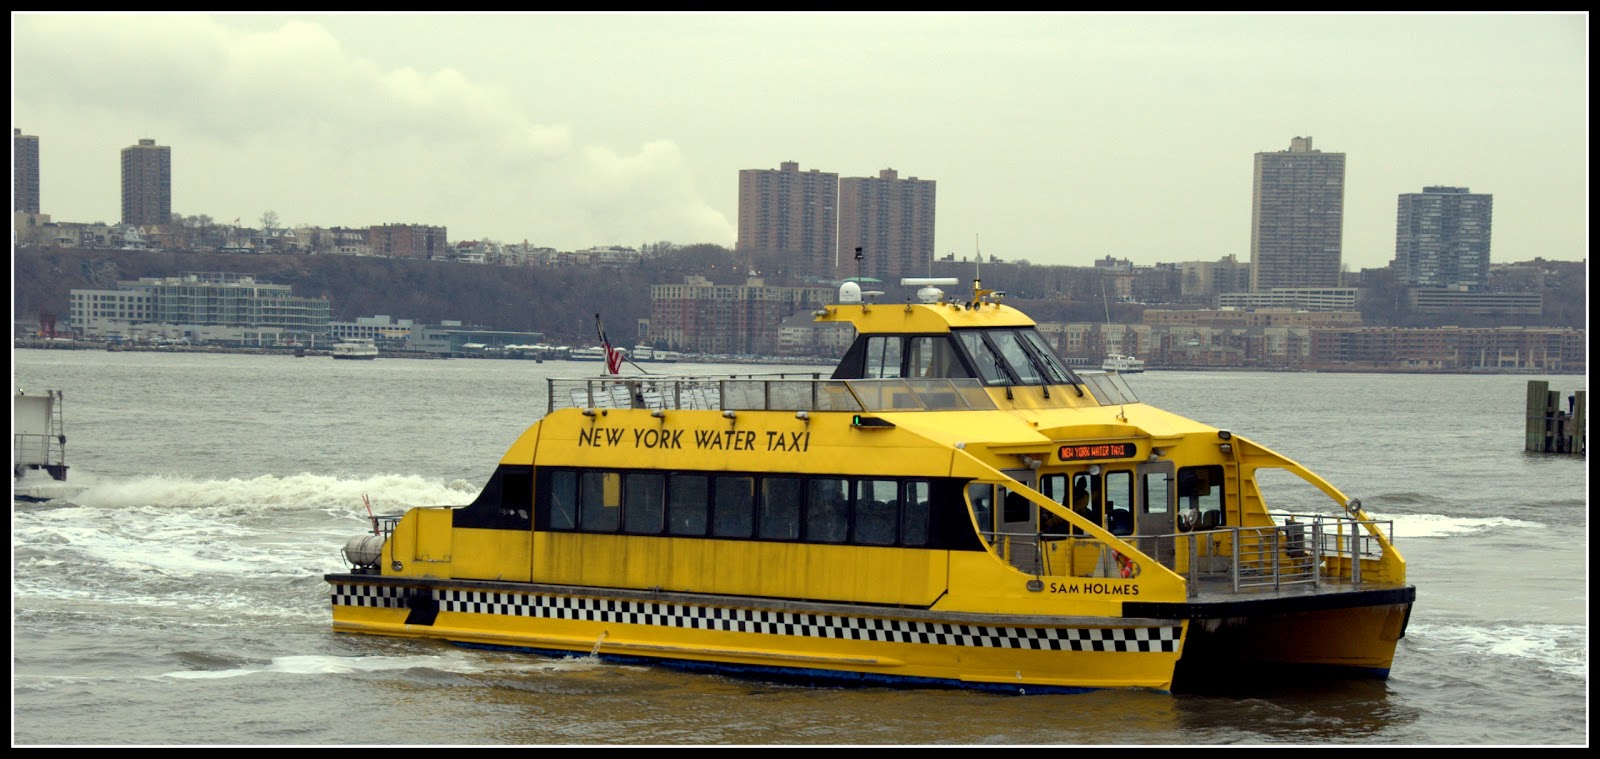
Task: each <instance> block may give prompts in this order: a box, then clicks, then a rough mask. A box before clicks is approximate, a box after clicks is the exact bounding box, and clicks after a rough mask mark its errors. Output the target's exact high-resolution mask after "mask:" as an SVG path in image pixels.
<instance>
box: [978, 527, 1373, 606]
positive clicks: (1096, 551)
mask: <svg viewBox="0 0 1600 759" xmlns="http://www.w3.org/2000/svg"><path fill="white" fill-rule="evenodd" d="M1368 525H1373V526H1375V527H1376V528H1377V529H1378V530H1379V531H1381V532H1382V533H1384V535H1385V536H1386V537H1392V535H1393V532H1394V523H1393V522H1392V521H1389V520H1356V519H1352V518H1349V517H1339V516H1328V515H1299V514H1296V515H1292V516H1285V518H1284V521H1283V522H1282V523H1280V524H1277V525H1272V526H1264V527H1221V528H1217V529H1213V530H1199V531H1193V532H1175V533H1168V534H1162V535H1122V536H1118V538H1119V539H1120V540H1122V541H1124V542H1126V543H1128V544H1130V545H1132V546H1133V547H1134V548H1135V549H1136V550H1138V551H1139V553H1140V554H1143V556H1142V557H1140V556H1137V555H1135V556H1131V557H1129V556H1123V555H1122V554H1120V553H1119V552H1117V551H1116V550H1115V549H1113V548H1112V547H1111V546H1110V545H1109V544H1107V543H1105V542H1104V541H1102V540H1100V539H1098V538H1095V537H1092V536H1088V535H1072V534H1060V533H1024V532H990V533H985V534H984V537H985V539H986V540H987V541H988V542H989V543H990V544H991V545H992V546H993V547H994V549H995V551H996V552H997V553H998V554H1000V556H1001V557H1002V558H1004V559H1006V560H1007V561H1008V562H1009V563H1011V564H1012V565H1013V566H1015V567H1017V568H1018V569H1020V570H1022V571H1024V572H1028V573H1031V574H1037V575H1040V576H1047V577H1130V576H1136V574H1137V573H1138V572H1139V571H1141V569H1142V568H1141V567H1139V566H1137V565H1139V564H1141V563H1143V562H1145V561H1150V560H1153V561H1155V562H1157V563H1159V564H1161V565H1162V566H1165V567H1167V568H1168V569H1171V570H1173V571H1174V572H1177V573H1178V574H1180V575H1183V576H1184V577H1185V578H1186V579H1188V580H1189V594H1190V595H1191V596H1193V595H1196V594H1198V593H1200V592H1201V589H1202V588H1204V590H1205V591H1206V592H1219V591H1221V592H1232V593H1240V594H1243V593H1250V592H1255V591H1260V590H1266V589H1272V590H1277V589H1283V588H1288V587H1293V586H1309V587H1310V588H1312V589H1317V588H1321V587H1322V586H1323V585H1325V584H1329V583H1338V584H1339V585H1341V586H1345V587H1353V588H1359V587H1361V585H1362V583H1363V578H1362V574H1361V572H1362V570H1361V567H1362V560H1367V561H1373V560H1377V559H1380V558H1382V556H1383V551H1384V547H1383V544H1382V543H1381V542H1380V541H1379V540H1378V539H1377V538H1376V537H1375V536H1373V535H1372V534H1371V533H1369V532H1367V530H1366V529H1365V528H1366V526H1368ZM1391 544H1392V543H1391ZM1130 559H1131V564H1132V565H1133V566H1130Z"/></svg>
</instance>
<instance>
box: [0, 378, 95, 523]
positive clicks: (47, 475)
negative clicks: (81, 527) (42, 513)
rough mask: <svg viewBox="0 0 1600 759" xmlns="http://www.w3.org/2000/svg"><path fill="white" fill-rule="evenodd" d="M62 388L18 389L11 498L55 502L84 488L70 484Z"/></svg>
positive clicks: (13, 420) (13, 411) (13, 419)
mask: <svg viewBox="0 0 1600 759" xmlns="http://www.w3.org/2000/svg"><path fill="white" fill-rule="evenodd" d="M61 399H62V394H61V391H60V390H46V391H44V392H43V393H31V394H30V393H25V392H23V391H21V390H18V391H16V394H15V395H14V396H13V401H12V405H11V475H12V485H11V498H12V500H13V501H29V502H38V501H53V500H56V499H58V498H71V497H72V496H75V495H77V494H79V493H81V492H83V491H84V488H83V487H81V486H78V485H69V484H67V435H66V430H65V427H64V426H63V424H62V420H61V411H62V409H61Z"/></svg>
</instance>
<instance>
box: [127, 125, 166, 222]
mask: <svg viewBox="0 0 1600 759" xmlns="http://www.w3.org/2000/svg"><path fill="white" fill-rule="evenodd" d="M122 223H123V224H133V225H135V226H149V225H158V224H171V223H172V149H171V148H169V147H167V146H165V145H157V144H156V141H155V140H139V144H137V145H131V146H129V147H125V148H123V149H122Z"/></svg>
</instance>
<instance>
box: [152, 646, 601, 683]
mask: <svg viewBox="0 0 1600 759" xmlns="http://www.w3.org/2000/svg"><path fill="white" fill-rule="evenodd" d="M607 666H609V665H606V664H604V663H602V662H601V661H600V660H598V659H595V658H592V657H574V658H559V659H555V658H552V659H541V658H534V657H528V656H517V657H499V656H485V655H483V654H481V653H479V652H472V651H447V652H445V653H442V654H423V655H417V656H279V657H274V658H273V659H272V660H271V661H270V662H267V663H265V664H261V665H256V666H250V665H246V666H238V667H231V668H228V669H213V670H181V671H177V672H168V673H166V675H164V676H165V677H170V678H173V679H178V680H216V679H222V678H228V677H245V676H249V675H263V674H280V675H347V674H354V673H360V672H394V671H404V670H425V671H428V672H443V673H448V674H453V675H482V674H492V675H496V676H504V675H515V674H549V673H562V672H576V671H583V670H592V669H595V668H597V667H607Z"/></svg>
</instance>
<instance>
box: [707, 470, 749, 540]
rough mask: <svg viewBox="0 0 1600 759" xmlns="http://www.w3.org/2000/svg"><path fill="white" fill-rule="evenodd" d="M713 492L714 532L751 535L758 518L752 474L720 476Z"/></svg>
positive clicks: (728, 536)
mask: <svg viewBox="0 0 1600 759" xmlns="http://www.w3.org/2000/svg"><path fill="white" fill-rule="evenodd" d="M711 491H712V498H713V499H714V500H713V501H712V502H711V534H713V535H716V536H717V537H719V538H748V537H750V533H751V525H752V524H753V523H754V521H755V515H754V514H753V513H752V511H751V509H752V508H753V507H754V504H753V503H752V501H754V496H755V481H754V480H752V479H751V478H749V477H735V476H719V477H717V478H716V480H715V481H714V482H713V483H712V487H711Z"/></svg>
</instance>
